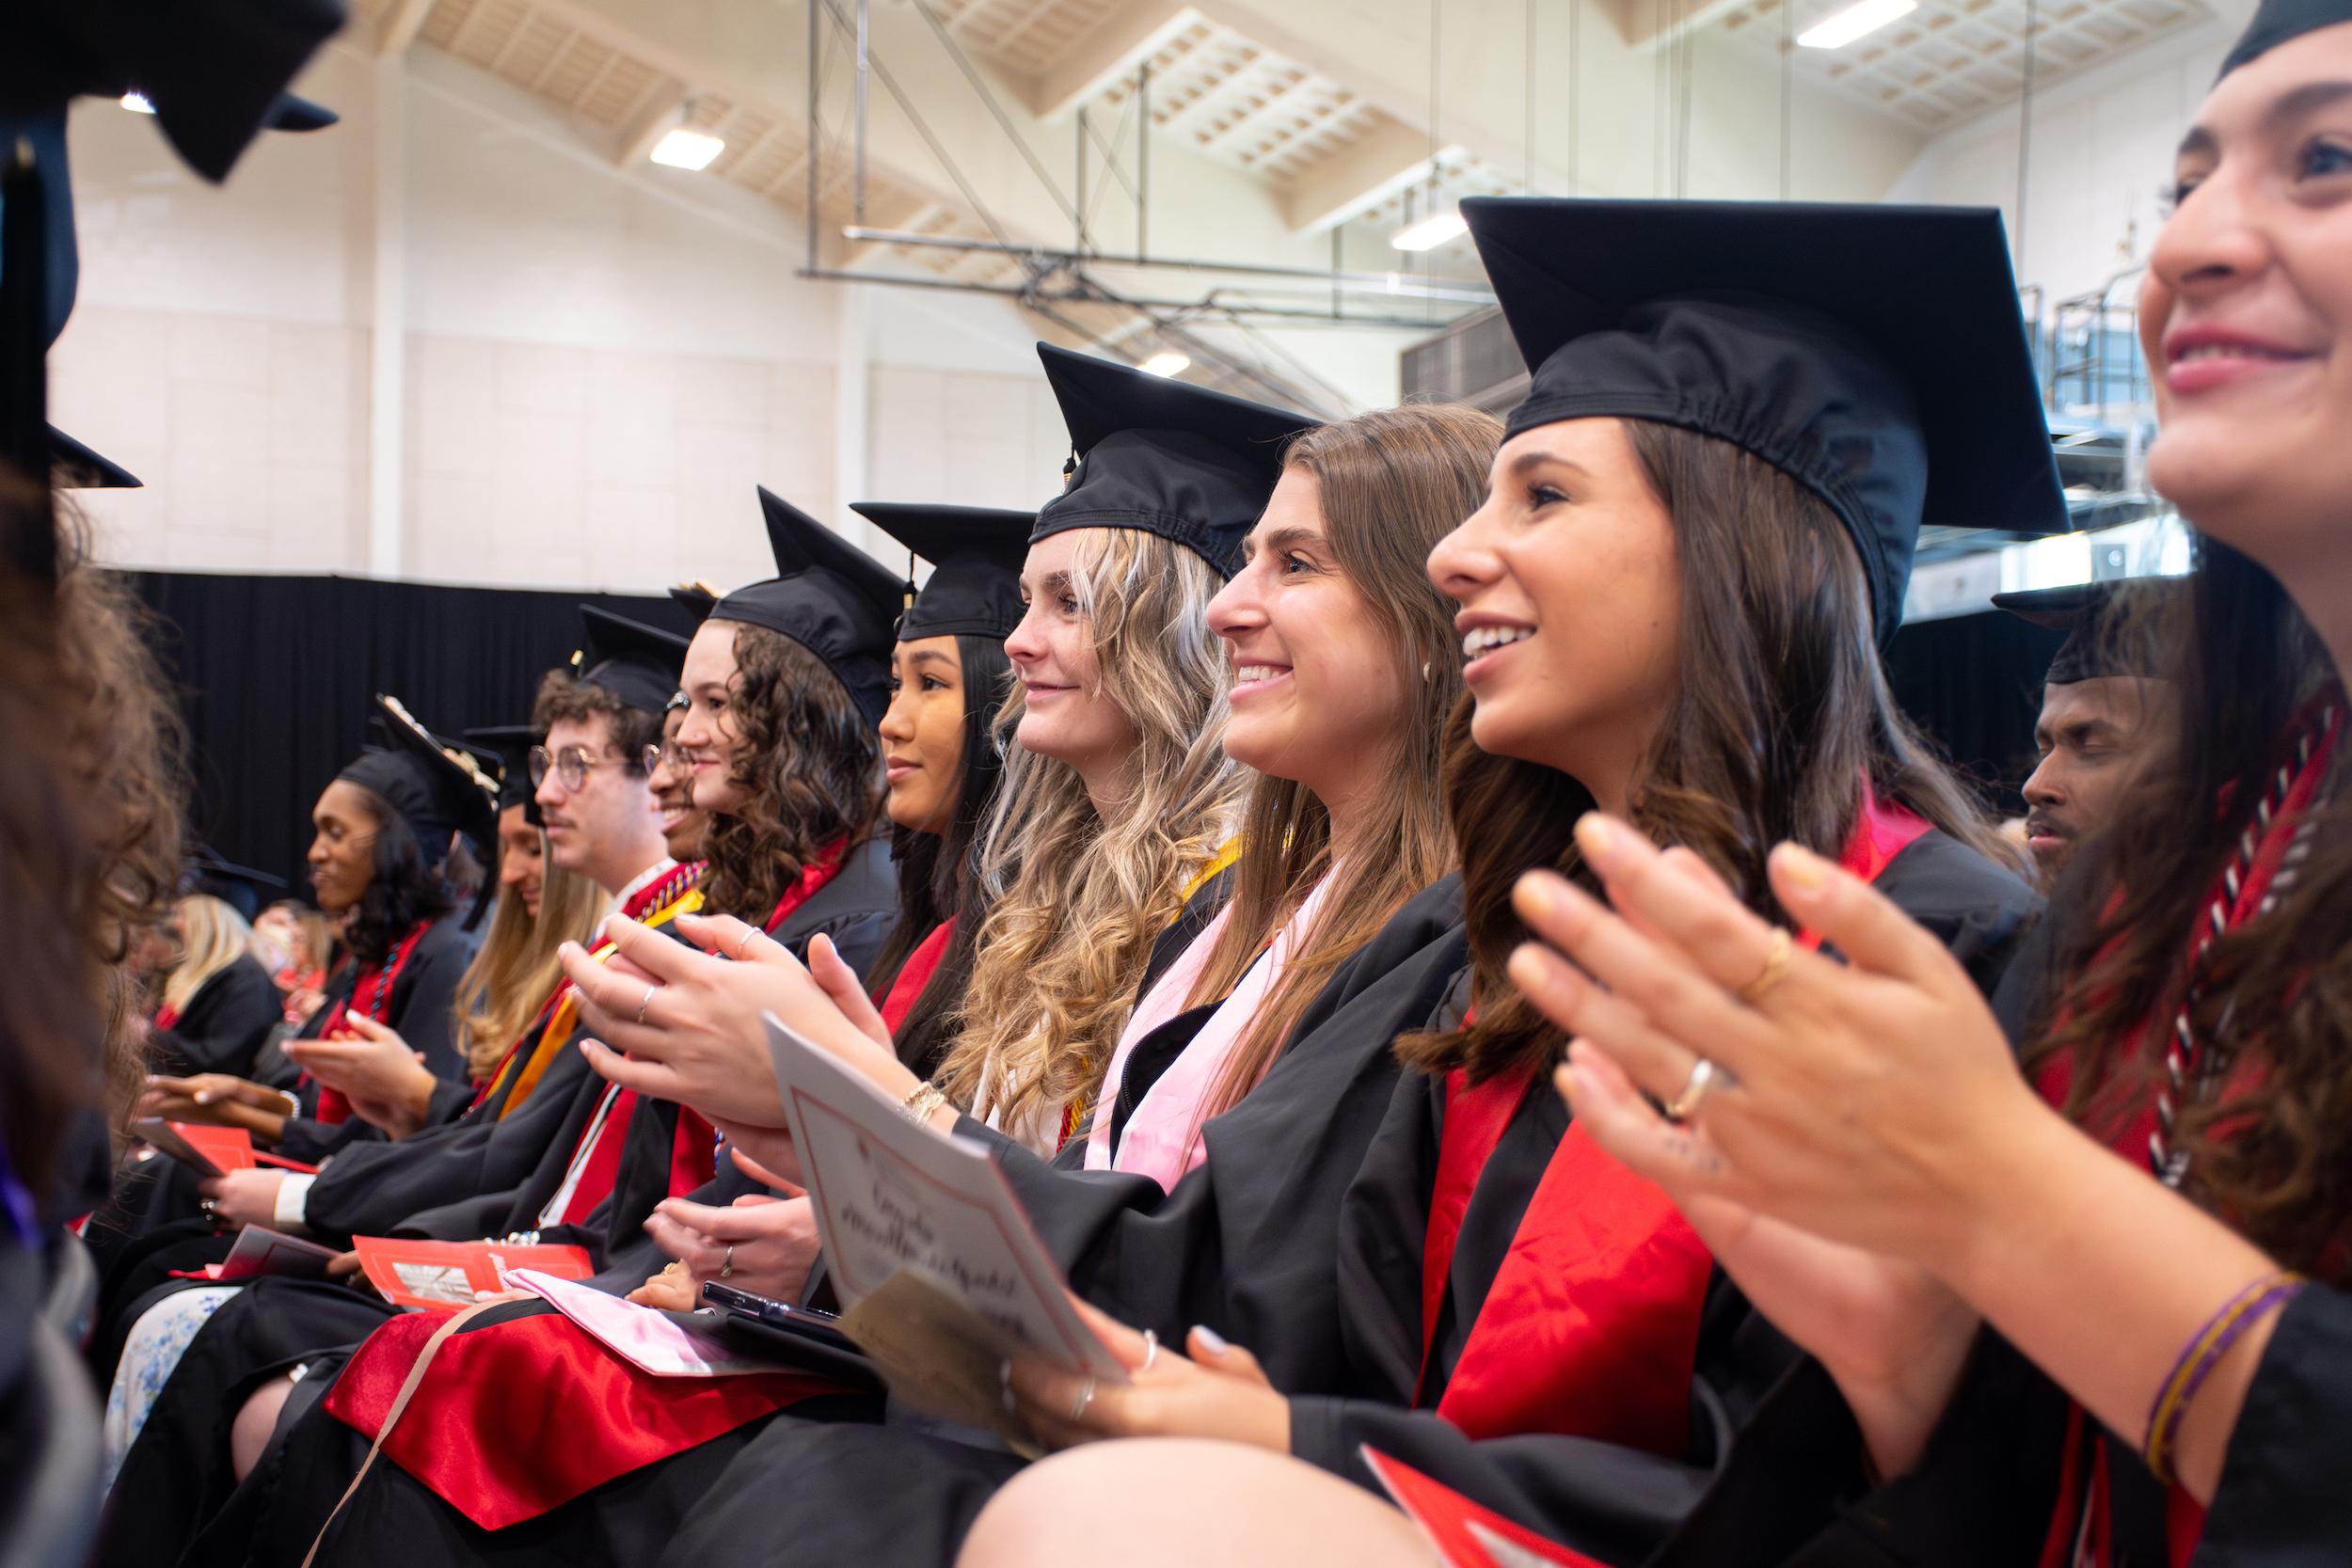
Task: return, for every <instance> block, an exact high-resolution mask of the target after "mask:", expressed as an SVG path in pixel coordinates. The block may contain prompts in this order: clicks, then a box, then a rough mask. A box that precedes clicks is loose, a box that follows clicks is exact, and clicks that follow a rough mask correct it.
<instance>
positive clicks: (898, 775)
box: [628, 501, 1037, 1310]
mask: <svg viewBox="0 0 2352 1568" xmlns="http://www.w3.org/2000/svg"><path fill="white" fill-rule="evenodd" d="M850 510H852V511H854V512H856V513H858V514H859V515H862V516H864V517H866V519H867V520H868V521H870V522H872V523H874V524H875V525H876V526H877V527H879V528H881V529H882V531H884V532H886V533H888V534H890V535H891V536H892V537H893V538H896V539H897V540H898V541H899V542H900V543H901V544H903V545H905V546H907V548H908V550H909V552H910V554H911V555H913V556H922V557H925V558H928V559H929V560H930V561H932V562H935V563H936V564H935V565H934V566H933V568H932V571H931V574H930V580H929V581H928V582H926V583H925V584H924V585H923V589H922V591H921V592H920V593H914V591H913V587H914V584H913V562H912V561H910V562H909V573H908V589H909V599H910V601H911V602H910V603H909V604H908V605H907V608H906V610H905V612H904V613H903V614H901V615H900V616H899V617H898V645H897V646H896V647H894V648H893V649H892V650H891V654H890V660H891V677H890V706H889V707H888V708H887V709H886V710H884V712H883V714H882V724H881V729H880V733H881V736H882V767H883V778H884V780H885V782H886V784H887V786H888V788H887V793H886V794H885V796H884V797H883V801H882V809H883V810H884V811H885V812H886V813H887V814H888V815H889V817H890V824H891V835H890V838H891V855H892V858H893V860H894V861H895V862H896V863H897V865H898V924H897V925H896V926H895V927H893V928H892V930H891V933H890V937H889V940H888V941H887V942H884V943H883V944H882V953H881V955H880V956H879V957H878V958H876V959H875V960H874V964H873V967H872V969H871V970H870V971H869V976H870V979H869V982H868V983H866V984H865V985H863V986H861V983H860V982H859V981H858V979H857V977H856V976H855V975H853V974H849V972H848V966H846V965H844V964H842V963H841V962H840V959H839V956H838V955H837V954H834V953H833V952H832V951H831V944H830V943H825V944H821V945H819V946H818V949H817V951H816V952H814V953H812V954H811V956H810V961H811V962H812V963H814V964H816V965H817V967H818V969H819V970H820V971H824V970H827V969H828V968H830V969H831V970H833V971H834V972H836V973H837V974H838V975H839V976H840V977H841V980H842V983H843V984H844V988H845V990H849V991H855V992H857V993H859V994H864V993H866V992H868V991H870V993H871V995H872V999H873V1001H874V1002H875V1004H876V1006H877V1007H878V1009H879V1011H878V1013H877V1015H876V1016H877V1017H878V1018H879V1019H880V1021H881V1024H882V1028H883V1029H884V1030H886V1031H888V1033H889V1034H890V1036H891V1037H892V1038H893V1040H894V1043H895V1047H896V1049H897V1050H898V1052H899V1053H900V1054H901V1055H902V1056H912V1057H914V1058H915V1059H918V1060H921V1059H931V1060H936V1059H937V1057H938V1055H939V1054H940V1053H942V1052H943V1051H944V1050H945V1049H946V1045H947V1043H948V1039H949V1035H948V1027H949V1024H950V1022H951V1020H952V1018H953V1016H954V1014H955V1011H956V1009H957V1007H958V1006H960V1005H961V1002H962V999H963V989H964V986H965V984H966V983H967V982H968V981H969V979H970V976H971V973H972V954H973V946H974V933H976V932H977V930H978V928H979V925H980V921H981V919H982V918H983V917H984V916H985V914H986V913H987V911H986V907H985V906H984V905H983V904H982V903H981V901H980V895H979V887H978V877H977V865H976V860H977V847H978V834H979V832H980V829H981V825H982V824H983V822H985V820H986V819H987V816H988V813H989V811H990V809H991V807H992V806H993V804H994V803H995V797H996V788H997V785H998V784H999V782H1000V781H1001V780H1002V778H1003V776H1004V768H1003V760H1004V759H1003V754H1002V753H1001V752H999V751H998V750H997V747H996V742H995V738H994V736H993V735H992V734H991V733H990V727H989V726H990V722H991V721H992V720H993V717H994V715H995V713H996V711H997V709H998V708H999V707H1000V706H1001V705H1003V703H1004V701H1005V699H1006V696H1007V695H1008V689H1009V686H1010V684H1011V680H1012V666H1011V665H1010V663H1009V662H1008V661H1007V659H1006V658H1005V641H1004V640H1005V638H1006V636H1007V635H1008V634H1009V633H1010V632H1011V630H1012V628H1013V627H1014V626H1017V625H1018V624H1019V623H1020V620H1021V611H1022V607H1021V593H1020V575H1021V561H1022V557H1023V555H1024V554H1025V551H1026V549H1027V547H1028V537H1029V531H1030V529H1031V528H1032V527H1033V526H1034V525H1035V523H1036V521H1037V515H1036V514H1035V513H1031V512H1005V511H994V510H991V509H987V508H982V507H968V506H920V505H895V504H891V503H887V502H882V501H864V502H856V503H852V505H851V508H850ZM645 1228H646V1231H647V1233H648V1234H649V1235H651V1236H652V1237H653V1238H654V1240H655V1241H656V1242H658V1243H660V1246H661V1250H662V1251H663V1252H665V1253H667V1254H668V1255H669V1257H670V1259H671V1261H670V1263H669V1265H668V1266H667V1267H666V1268H664V1269H663V1270H662V1271H661V1273H660V1274H659V1275H655V1276H654V1277H653V1278H651V1279H649V1280H647V1281H645V1283H644V1285H642V1286H640V1287H639V1288H638V1289H637V1290H635V1291H631V1292H629V1298H628V1299H629V1300H631V1301H634V1302H638V1303H640V1304H642V1305H645V1306H653V1307H668V1308H672V1309H675V1310H691V1309H692V1308H694V1307H697V1306H699V1305H700V1297H699V1291H700V1290H701V1287H702V1284H703V1282H704V1281H706V1280H708V1279H714V1278H718V1277H721V1276H722V1275H723V1276H724V1277H726V1278H727V1279H728V1280H729V1281H730V1282H732V1283H733V1284H734V1285H735V1287H736V1288H737V1289H739V1290H744V1291H754V1292H755V1293H757V1294H761V1295H766V1296H769V1297H771V1298H777V1299H783V1300H793V1299H797V1298H798V1297H799V1296H800V1295H801V1294H802V1292H803V1287H804V1286H805V1284H806V1283H807V1280H808V1277H809V1270H810V1265H811V1263H812V1261H813V1259H814V1254H815V1245H816V1241H815V1238H816V1230H815V1222H814V1221H813V1220H812V1219H811V1218H810V1217H809V1213H808V1205H807V1203H806V1202H805V1201H804V1200H801V1199H797V1198H796V1199H783V1198H777V1197H773V1196H769V1197H767V1198H766V1199H765V1200H763V1201H747V1200H743V1199H739V1200H738V1201H737V1202H736V1203H735V1204H733V1205H731V1206H728V1207H725V1208H716V1207H712V1206H711V1205H708V1204H703V1203H696V1202H693V1201H692V1200H691V1199H688V1198H676V1197H674V1198H668V1199H665V1200H663V1202H662V1203H661V1204H660V1207H658V1208H657V1209H656V1210H655V1211H654V1212H653V1214H652V1216H651V1217H650V1218H648V1219H647V1220H646V1222H645Z"/></svg>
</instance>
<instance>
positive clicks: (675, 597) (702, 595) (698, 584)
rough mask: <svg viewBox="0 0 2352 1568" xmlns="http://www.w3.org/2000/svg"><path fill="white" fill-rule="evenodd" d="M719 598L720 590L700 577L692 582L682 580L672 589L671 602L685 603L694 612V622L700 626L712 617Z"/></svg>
mask: <svg viewBox="0 0 2352 1568" xmlns="http://www.w3.org/2000/svg"><path fill="white" fill-rule="evenodd" d="M719 598H720V594H719V591H718V590H717V589H716V588H713V587H711V586H710V584H708V583H707V582H705V581H703V580H702V579H701V578H695V579H694V580H693V581H692V582H681V583H679V584H678V585H677V586H676V587H675V588H673V589H671V590H670V599H671V602H672V603H674V604H682V605H684V606H685V607H686V608H687V610H689V611H690V612H691V613H692V615H693V617H694V624H695V625H696V626H701V625H702V624H703V623H704V622H705V621H707V620H709V619H710V612H711V610H713V609H715V608H716V607H717V606H718V603H719Z"/></svg>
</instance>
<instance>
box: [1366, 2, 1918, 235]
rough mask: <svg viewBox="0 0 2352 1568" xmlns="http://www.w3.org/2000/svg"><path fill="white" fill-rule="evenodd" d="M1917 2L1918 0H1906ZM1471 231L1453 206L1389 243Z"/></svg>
mask: <svg viewBox="0 0 2352 1568" xmlns="http://www.w3.org/2000/svg"><path fill="white" fill-rule="evenodd" d="M1905 3H1906V4H1916V3H1917V0H1905ZM1469 232H1470V225H1469V224H1468V223H1467V222H1465V221H1464V220H1463V217H1462V214H1460V213H1459V212H1457V211H1456V210H1455V209H1454V208H1452V207H1448V208H1447V209H1446V210H1445V211H1444V212H1442V213H1432V214H1429V215H1428V216H1427V217H1425V218H1422V220H1421V221H1420V222H1418V223H1408V224H1406V226H1405V227H1404V228H1402V229H1400V230H1397V231H1396V232H1395V233H1393V234H1391V235H1390V236H1389V244H1391V245H1394V246H1395V247H1396V248H1397V249H1399V250H1435V249H1437V248H1438V246H1439V245H1443V244H1445V243H1446V242H1447V241H1448V240H1458V239H1460V238H1461V237H1462V236H1463V235H1464V234H1467V233H1469Z"/></svg>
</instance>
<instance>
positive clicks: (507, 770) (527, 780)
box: [466, 724, 540, 828]
mask: <svg viewBox="0 0 2352 1568" xmlns="http://www.w3.org/2000/svg"><path fill="white" fill-rule="evenodd" d="M539 740H540V736H539V732H538V731H537V730H534V729H532V727H531V726H530V725H529V724H484V725H482V726H481V727H479V728H477V729H470V730H468V731H467V732H466V741H467V744H468V745H469V746H471V747H476V748H485V749H487V750H488V751H489V752H491V754H492V755H494V756H496V757H497V758H498V779H499V799H498V807H499V810H501V812H502V811H504V810H506V808H507V807H509V806H520V807H522V808H523V820H524V821H526V822H528V823H530V824H531V825H532V827H534V828H535V827H538V826H539V825H540V823H539V802H538V800H536V799H535V796H536V794H537V791H536V790H535V789H534V788H533V787H532V783H531V749H532V747H533V746H536V745H538V744H539Z"/></svg>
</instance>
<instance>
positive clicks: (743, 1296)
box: [703, 1279, 860, 1355]
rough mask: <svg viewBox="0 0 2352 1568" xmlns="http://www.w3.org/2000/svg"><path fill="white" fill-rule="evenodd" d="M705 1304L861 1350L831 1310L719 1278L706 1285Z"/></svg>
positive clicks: (799, 1335)
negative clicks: (754, 1291)
mask: <svg viewBox="0 0 2352 1568" xmlns="http://www.w3.org/2000/svg"><path fill="white" fill-rule="evenodd" d="M703 1305H704V1306H706V1307H717V1308H718V1309H719V1310H720V1311H722V1312H724V1313H726V1314H727V1315H728V1316H729V1317H732V1318H741V1319H744V1320H747V1321H749V1322H751V1323H758V1324H761V1325H762V1326H764V1327H767V1328H772V1329H776V1330H778V1331H780V1332H782V1333H785V1334H789V1335H792V1336H795V1337H796V1338H803V1339H807V1340H809V1341H810V1342H812V1343H815V1344H819V1345H823V1346H825V1347H826V1348H828V1349H830V1350H837V1351H844V1352H847V1353H849V1354H852V1355H855V1354H860V1353H859V1351H858V1348H857V1343H856V1341H855V1340H853V1339H851V1338H850V1337H849V1336H848V1335H846V1334H844V1333H842V1332H841V1329H840V1327H839V1326H838V1325H839V1323H840V1321H841V1320H840V1319H838V1318H836V1317H834V1314H832V1313H831V1312H820V1311H818V1309H817V1308H816V1307H794V1306H792V1305H791V1304H790V1303H788V1302H781V1301H775V1300H771V1298H769V1297H767V1296H755V1295H754V1294H752V1292H751V1291H739V1290H737V1289H736V1288H735V1287H734V1286H732V1285H723V1284H721V1283H720V1282H719V1281H718V1280H715V1279H712V1280H707V1281H706V1282H705V1283H704V1285H703Z"/></svg>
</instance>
